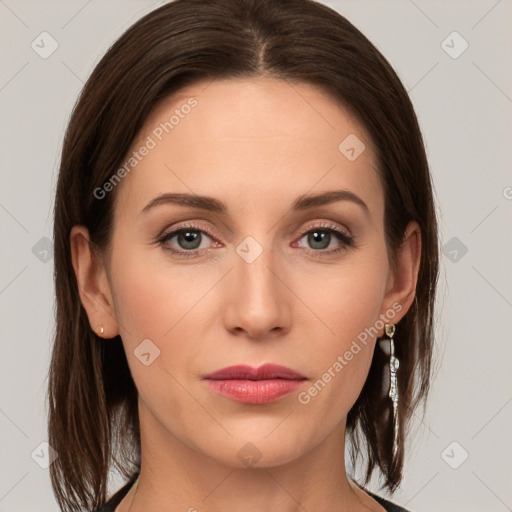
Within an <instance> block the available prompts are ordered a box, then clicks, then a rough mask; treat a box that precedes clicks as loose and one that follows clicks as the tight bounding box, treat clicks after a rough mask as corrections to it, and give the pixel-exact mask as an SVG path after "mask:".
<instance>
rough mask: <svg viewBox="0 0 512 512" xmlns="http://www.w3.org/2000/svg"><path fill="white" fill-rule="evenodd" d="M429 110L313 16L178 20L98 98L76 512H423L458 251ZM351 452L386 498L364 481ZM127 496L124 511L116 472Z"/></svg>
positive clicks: (295, 4)
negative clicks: (398, 492) (448, 225)
mask: <svg viewBox="0 0 512 512" xmlns="http://www.w3.org/2000/svg"><path fill="white" fill-rule="evenodd" d="M437 236H438V235H437V223H436V216H435V208H434V203H433V194H432V186H431V178H430V174H429V169H428V164H427V160H426V156H425V150H424V146H423V141H422V136H421V132H420V129H419V127H418V122H417V119H416V116H415V113H414V110H413V107H412V105H411V102H410V100H409V98H408V96H407V93H406V92H405V90H404V88H403V86H402V84H401V83H400V81H399V79H398V77H397V76H396V74H395V72H394V71H393V70H392V68H391V66H390V65H389V63H388V62H387V61H386V60H385V59H384V57H383V56H382V55H381V54H380V53H379V52H378V51H377V50H376V49H375V47H374V46H373V45H372V44H371V43H370V42H369V41H368V39H366V38H365V36H363V35H362V34H361V32H359V31H358V30H357V29H356V28H355V27H354V26H352V25H351V24H350V23H349V22H348V21H347V20H346V19H345V18H343V17H342V16H341V15H339V14H338V13H336V12H335V11H333V10H331V9H330V8H328V7H326V6H324V5H322V4H319V3H316V2H313V1H310V0H286V1H283V2H272V1H270V0H216V1H215V2H209V1H206V0H176V1H174V2H171V3H169V4H167V5H164V6H163V7H161V8H159V9H157V10H155V11H153V12H151V13H150V14H148V15H147V16H145V17H144V18H142V19H141V20H139V21H138V22H137V23H135V24H134V25H133V26H132V27H131V28H130V29H129V30H128V31H127V32H126V33H125V34H124V35H123V36H122V37H121V38H120V39H119V40H118V41H117V42H116V43H115V44H114V45H113V46H112V48H111V49H110V50H109V51H108V52H107V54H106V55H105V56H104V58H103V59H102V60H101V61H100V63H99V64H98V65H97V67H96V69H95V70H94V72H93V73H92V75H91V77H90V78H89V80H88V82H87V84H86V85H85V87H84V90H83V91H82V93H81V96H80V98H79V100H78V102H77V104H76V106H75V109H74V111H73V115H72V117H71V120H70V123H69V127H68V130H67V133H66V137H65V141H64V147H63V152H62V159H61V167H60V173H59V180H58V186H57V193H56V203H55V230H54V239H55V241H54V242H55V284H56V296H57V330H56V337H55V343H54V348H53V356H52V362H51V369H50V384H49V402H50V405H49V410H50V417H49V443H50V445H51V446H52V447H55V448H56V450H57V452H58V453H59V457H58V458H57V459H56V460H55V462H54V463H53V464H52V465H51V466H50V474H51V480H52V485H53V488H54V492H55V495H56V497H57V500H58V502H59V505H60V506H61V507H62V509H63V510H77V509H80V508H85V509H87V510H100V511H113V510H115V511H116V512H128V511H130V512H138V511H142V510H146V511H147V510H155V511H156V510H190V511H193V510H199V511H200V510H208V511H217V510H226V509H235V510H236V509H240V510H245V511H248V510H252V511H260V510H271V509H272V510H277V509H278V510H282V511H295V510H309V511H312V510H351V511H360V510H361V511H362V510H374V511H382V510H405V509H403V508H400V507H399V506H398V505H395V504H393V503H391V502H390V501H387V500H385V499H383V498H382V497H380V496H378V495H376V494H373V493H371V492H370V491H369V490H367V489H365V487H364V485H366V484H367V483H368V482H369V479H370V477H371V475H372V474H373V472H374V471H375V470H378V471H380V473H381V474H382V476H383V479H384V486H385V487H386V488H387V489H388V490H389V491H391V492H392V491H394V490H395V489H396V488H397V487H398V485H399V484H400V482H401V479H402V476H403V461H404V443H405V436H406V433H407V424H408V420H409V419H410V417H411V415H412V412H413V411H414V409H415V408H416V407H417V405H418V404H419V402H420V401H421V400H423V399H424V398H425V397H426V394H427V391H428V386H429V378H430V364H431V352H432V345H433V324H432V322H433V315H434V301H435V290H436V282H437V274H438V238H437ZM345 439H346V440H347V443H348V446H349V447H350V449H351V455H352V459H353V462H357V461H358V460H359V459H362V460H364V463H365V481H364V482H362V483H358V482H357V481H356V479H355V477H353V476H352V475H348V474H347V471H346V469H345V462H346V461H345V455H344V449H345ZM112 466H113V467H116V468H117V469H118V470H120V471H121V473H122V474H123V475H124V476H125V477H126V478H127V479H128V480H129V481H128V483H127V484H126V485H125V486H124V487H123V488H122V489H121V490H120V491H118V492H117V493H116V494H115V495H114V496H111V497H110V498H107V494H108V489H107V477H108V474H109V469H110V468H111V467H112Z"/></svg>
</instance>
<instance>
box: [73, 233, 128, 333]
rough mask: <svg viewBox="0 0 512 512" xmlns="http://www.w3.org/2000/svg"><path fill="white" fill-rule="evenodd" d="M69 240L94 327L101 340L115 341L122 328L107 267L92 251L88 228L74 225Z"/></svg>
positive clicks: (88, 315) (79, 281)
mask: <svg viewBox="0 0 512 512" xmlns="http://www.w3.org/2000/svg"><path fill="white" fill-rule="evenodd" d="M69 239H70V245H71V259H72V263H73V269H74V271H75V276H76V280H77V284H78V291H79V294H80V300H81V302H82V305H83V307H84V309H85V311H86V312H87V317H88V318H89V323H90V325H91V328H92V330H93V331H94V332H95V333H96V334H97V335H98V336H101V337H102V338H114V337H115V336H117V335H118V334H119V328H118V324H117V320H116V315H115V309H114V301H113V299H112V294H111V291H110V284H109V281H108V279H107V272H106V269H105V265H104V263H103V261H102V260H101V258H99V257H98V256H97V255H96V254H95V253H94V251H93V250H92V245H91V242H90V238H89V230H88V229H87V228H86V227H85V226H78V225H77V226H73V228H72V229H71V234H70V237H69ZM102 327H103V333H101V331H100V329H101V328H102Z"/></svg>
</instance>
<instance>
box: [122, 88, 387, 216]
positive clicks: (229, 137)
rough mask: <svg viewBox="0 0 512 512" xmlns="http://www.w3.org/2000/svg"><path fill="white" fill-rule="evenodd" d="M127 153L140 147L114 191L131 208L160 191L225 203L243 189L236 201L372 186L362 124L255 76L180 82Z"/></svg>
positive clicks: (301, 91)
mask: <svg viewBox="0 0 512 512" xmlns="http://www.w3.org/2000/svg"><path fill="white" fill-rule="evenodd" d="M145 146H146V147H150V148H151V149H150V150H145V151H142V149H143V148H144V147H145ZM347 150H348V153H347ZM134 152H135V153H139V154H140V153H142V152H144V156H143V157H140V156H139V158H138V159H136V160H135V159H134V157H132V160H133V161H132V162H131V163H132V164H134V166H133V167H132V168H131V170H130V172H129V173H127V176H126V178H125V179H123V181H122V183H121V184H120V185H121V186H120V187H118V190H117V192H118V194H120V195H121V197H122V198H123V200H122V203H123V204H127V203H130V204H132V203H138V204H137V207H139V210H140V209H142V208H143V206H144V204H142V203H143V202H144V201H146V202H147V200H149V199H151V198H152V196H154V195H155V194H157V193H162V192H166V191H170V192H186V193H197V194H205V195H210V196H212V195H213V196H218V197H222V198H223V200H224V202H227V203H229V197H227V196H231V198H233V197H237V196H240V195H242V194H243V196H244V201H245V204H248V203H250V202H251V201H252V200H254V201H259V202H261V199H262V197H263V198H266V199H267V200H268V201H270V200H271V199H272V198H275V199H276V200H277V201H279V202H282V201H283V193H284V192H286V191H289V192H290V194H291V195H293V197H294V198H295V197H296V196H297V195H299V194H304V193H306V192H308V191H310V190H312V191H315V192H317V191H321V190H323V189H332V188H333V187H338V188H339V187H345V188H351V189H352V190H353V191H355V190H354V189H357V190H358V193H359V194H361V193H363V192H364V194H366V195H372V194H379V177H378V173H377V171H376V163H375V158H374V150H373V147H372V142H371V140H370V139H369V137H368V135H367V133H366V131H365V130H364V128H363V127H362V126H361V125H360V124H359V123H358V121H357V119H355V118H354V117H353V116H351V115H350V114H349V113H348V111H347V110H346V109H345V108H344V107H343V106H342V105H341V104H340V103H338V102H336V101H334V100H333V99H332V98H331V97H330V96H329V95H328V94H326V93H325V92H323V91H322V90H320V89H319V88H317V87H315V86H313V85H310V84H305V83H292V82H288V81H284V80H278V79H270V78H264V79H263V78H258V79H230V80H214V81H210V82H200V83H196V84H193V85H190V86H187V87H186V88H183V89H181V90H180V91H179V92H177V93H176V94H173V95H172V96H170V97H167V98H165V99H164V100H162V101H161V102H160V103H159V104H158V105H157V107H156V108H155V109H154V110H153V111H152V112H151V114H150V115H149V116H148V118H147V120H146V122H145V124H144V127H143V128H142V129H141V131H140V133H139V134H138V136H137V137H136V139H135V141H134V143H133V144H132V148H131V150H130V152H129V155H128V157H130V155H132V154H133V153H134ZM354 155H355V157H356V158H354ZM127 161H128V158H127ZM313 189H315V190H313Z"/></svg>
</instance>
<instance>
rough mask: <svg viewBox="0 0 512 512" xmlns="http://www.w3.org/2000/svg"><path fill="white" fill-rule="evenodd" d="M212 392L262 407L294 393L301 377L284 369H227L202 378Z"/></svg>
mask: <svg viewBox="0 0 512 512" xmlns="http://www.w3.org/2000/svg"><path fill="white" fill-rule="evenodd" d="M204 379H205V380H207V382H208V385H209V387H210V389H211V390H212V391H215V392H217V393H219V394H221V395H223V396H225V397H227V398H231V399H232V400H236V401H238V402H243V403H246V404H266V403H270V402H275V401H276V400H278V399H279V398H281V397H283V396H285V395H287V394H289V393H292V392H293V391H295V390H297V389H298V388H299V387H300V386H301V385H302V383H303V381H304V380H306V377H304V375H301V374H300V373H298V372H296V371H294V370H292V369H290V368H286V367H285V366H280V365H275V364H265V365H263V366H260V367H259V368H254V367H251V366H245V365H239V366H229V367H227V368H223V369H222V370H218V371H216V372H213V373H209V374H208V375H205V376H204Z"/></svg>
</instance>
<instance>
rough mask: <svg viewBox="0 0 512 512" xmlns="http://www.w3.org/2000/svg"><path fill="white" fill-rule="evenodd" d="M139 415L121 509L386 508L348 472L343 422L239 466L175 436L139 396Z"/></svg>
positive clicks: (290, 511) (286, 511) (288, 511)
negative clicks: (264, 460)
mask: <svg viewBox="0 0 512 512" xmlns="http://www.w3.org/2000/svg"><path fill="white" fill-rule="evenodd" d="M139 403H140V402H139ZM139 415H140V416H139V417H140V423H141V454H142V460H141V470H140V475H139V478H138V479H137V481H136V482H135V484H134V485H133V486H132V488H131V489H130V491H129V492H128V494H127V495H126V496H125V498H124V499H123V500H122V502H121V504H120V505H119V506H118V508H117V509H116V512H142V511H145V510H185V511H188V512H197V511H201V510H208V512H223V511H225V510H230V509H231V510H244V511H246V512H256V511H262V510H279V511H282V512H304V511H305V510H339V511H343V510H350V511H360V510H361V511H362V510H365V511H368V510H375V511H379V510H384V509H383V508H382V507H380V506H379V505H378V504H377V503H376V502H375V501H374V500H373V499H372V498H370V497H369V496H368V495H367V494H366V493H364V491H362V490H361V489H359V488H358V487H357V486H355V485H354V484H353V483H352V482H350V481H349V479H348V478H347V475H346V470H345V450H344V449H345V442H344V439H345V425H344V424H343V425H337V426H336V427H335V428H334V429H333V430H332V432H331V433H330V434H329V436H328V437H327V438H325V439H323V440H322V441H321V442H320V443H319V444H318V445H317V446H315V448H313V449H312V450H310V451H309V452H307V453H303V454H301V455H299V456H298V457H293V459H292V460H288V461H287V460H281V461H277V462H280V463H275V464H267V465H262V466H261V467H260V465H259V464H256V465H255V466H254V467H249V466H244V467H234V466H233V465H230V463H229V462H230V461H229V460H228V461H226V462H223V461H219V460H217V459H214V458H212V457H210V456H208V455H206V454H205V453H204V452H203V451H199V450H197V449H194V447H191V446H189V445H187V444H186V443H185V442H183V441H182V440H180V439H178V438H177V437H176V436H175V435H173V434H172V433H171V432H169V430H168V429H166V428H165V427H164V426H163V425H162V424H161V423H159V422H158V420H157V419H156V418H155V417H154V416H152V415H150V414H149V413H148V411H147V409H145V408H144V406H143V404H142V403H140V408H139ZM248 451H249V452H250V450H248ZM236 463H237V461H235V464H236ZM238 466H240V463H239V462H238ZM241 490H243V491H241Z"/></svg>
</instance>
